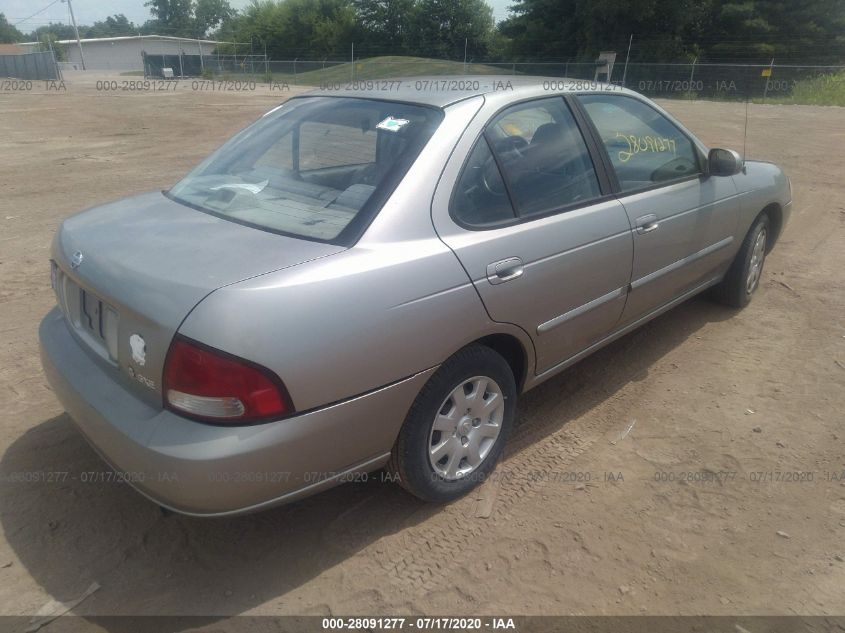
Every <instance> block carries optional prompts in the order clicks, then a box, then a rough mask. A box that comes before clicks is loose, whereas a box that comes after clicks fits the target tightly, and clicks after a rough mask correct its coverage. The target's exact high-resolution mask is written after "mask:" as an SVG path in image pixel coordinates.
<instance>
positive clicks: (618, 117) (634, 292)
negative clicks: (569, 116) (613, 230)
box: [579, 93, 739, 323]
mask: <svg viewBox="0 0 845 633" xmlns="http://www.w3.org/2000/svg"><path fill="white" fill-rule="evenodd" d="M579 101H580V102H581V104H582V105H583V107H584V109H585V110H586V112H587V114H588V116H589V118H590V120H591V121H592V122H593V124H594V126H595V128H596V130H597V132H598V134H599V136H600V137H601V141H602V143H603V144H604V146H605V149H606V150H607V153H608V156H609V159H610V162H611V164H612V165H613V169H614V172H615V175H616V178H617V181H618V189H619V200H620V202H621V203H622V204H623V205H624V207H625V210H626V212H627V214H628V217H629V219H630V222H631V226H632V227H633V231H632V233H633V238H634V265H633V271H632V276H631V292H630V296H629V297H628V303H627V305H626V306H625V312H624V315H623V318H622V322H623V323H628V322H631V321H635V320H637V319H638V318H640V317H642V316H644V315H646V314H647V313H649V312H651V311H653V310H654V309H656V308H658V307H660V306H662V305H664V304H666V303H668V302H670V301H671V300H673V299H675V298H677V297H679V296H681V295H683V294H684V292H686V291H689V290H693V289H695V288H697V287H699V286H700V285H701V284H703V283H706V282H708V281H710V280H711V278H712V277H713V276H714V275H718V273H719V271H720V270H723V267H722V264H723V262H724V260H725V257H726V256H727V254H728V253H730V252H731V249H730V248H728V246H729V245H730V244H731V242H732V240H733V237H732V236H733V234H734V232H735V230H736V223H737V221H738V217H739V214H738V211H739V207H738V198H737V192H736V187H735V186H734V183H733V179H731V178H716V177H708V176H706V175H705V174H704V170H703V160H704V159H703V156H702V153H701V152H700V151H699V149H698V148H697V147H696V145H695V144H694V143H693V141H692V140H691V139H690V138H689V137H688V136H687V135H686V134H685V133H684V132H683V130H682V129H681V128H679V127H678V126H677V125H675V124H674V123H673V122H672V121H671V120H670V119H669V118H668V117H666V116H665V115H664V114H663V113H661V112H660V111H658V110H657V109H655V108H653V107H652V106H650V105H649V104H647V103H645V102H644V101H641V100H640V99H637V98H635V97H632V96H626V95H620V94H606V93H603V94H591V95H582V96H580V97H579Z"/></svg>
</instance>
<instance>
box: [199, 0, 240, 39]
mask: <svg viewBox="0 0 845 633" xmlns="http://www.w3.org/2000/svg"><path fill="white" fill-rule="evenodd" d="M234 15H235V10H234V9H232V7H231V6H230V5H229V3H228V2H227V1H226V0H197V2H196V5H194V29H195V31H196V33H198V34H201V35H203V36H205V35H207V34H208V32H209V31H211V30H213V29H216V28H218V27H219V26H220V25H221V24H223V23H224V22H226V21H227V20H231V19H232V18H233V17H234Z"/></svg>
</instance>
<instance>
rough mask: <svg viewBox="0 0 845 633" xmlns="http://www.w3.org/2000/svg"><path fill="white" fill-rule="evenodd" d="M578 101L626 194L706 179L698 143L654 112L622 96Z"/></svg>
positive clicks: (589, 97)
mask: <svg viewBox="0 0 845 633" xmlns="http://www.w3.org/2000/svg"><path fill="white" fill-rule="evenodd" d="M578 98H579V99H580V100H581V103H583V105H584V108H585V109H586V110H587V114H588V115H589V116H590V119H592V121H593V124H594V125H595V126H596V129H597V130H598V132H599V135H600V136H601V139H602V142H603V143H604V146H605V148H606V149H607V152H608V154H609V155H610V161H611V163H612V164H613V167H614V169H615V171H616V176H617V178H618V180H619V185H620V187H621V189H622V191H633V190H636V189H642V188H644V187H650V186H653V185H655V184H660V183H664V182H670V181H673V180H677V179H679V178H686V177H688V176H693V175H695V174H698V173H700V168H699V162H698V152H697V150H696V149H695V146H694V145H693V143H692V141H691V140H690V139H689V138H688V137H687V136H686V135H685V134H684V133H683V132H681V130H679V129H678V127H677V126H676V125H675V124H673V123H672V122H671V121H669V119H667V118H666V117H665V116H663V115H662V114H661V113H660V112H658V111H657V110H655V109H654V108H652V107H650V106H648V105H647V104H645V103H643V102H642V101H640V100H639V99H634V98H631V97H623V96H619V95H605V94H597V95H582V96H580V97H578Z"/></svg>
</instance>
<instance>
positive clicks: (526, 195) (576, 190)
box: [485, 97, 600, 217]
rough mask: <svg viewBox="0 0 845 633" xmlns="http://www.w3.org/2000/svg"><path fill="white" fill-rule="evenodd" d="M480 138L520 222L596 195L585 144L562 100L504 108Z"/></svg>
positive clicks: (591, 168)
mask: <svg viewBox="0 0 845 633" xmlns="http://www.w3.org/2000/svg"><path fill="white" fill-rule="evenodd" d="M485 135H486V137H487V139H488V141H489V142H490V145H491V146H492V148H493V151H494V152H495V153H496V155H497V157H498V159H499V164H500V165H501V168H502V172H503V176H504V179H505V182H506V183H507V185H508V190H509V192H510V195H511V197H512V198H513V204H514V207H516V209H517V212H518V213H519V215H520V216H521V217H524V216H532V215H542V214H547V213H551V212H554V211H557V210H559V209H562V208H565V207H567V206H570V205H573V204H577V203H581V202H585V201H587V200H590V199H592V198H596V197H598V196H599V195H600V189H599V181H598V178H597V176H596V170H595V169H594V167H593V162H592V160H591V159H590V154H589V151H588V150H587V144H586V143H585V142H584V138H583V136H582V135H581V132H580V130H579V129H578V126H577V124H576V123H575V119H574V117H573V116H572V113H571V112H570V111H569V108H568V107H567V106H566V104H565V103H564V102H563V100H562V99H560V98H558V97H554V98H550V99H541V100H538V101H531V102H528V103H523V104H519V105H516V106H513V107H511V108H508V109H507V110H505V111H504V112H502V113H501V114H500V115H499V116H497V117H496V118H495V119H494V120H493V121H492V122H491V124H490V125H489V126H488V128H487V131H486V132H485Z"/></svg>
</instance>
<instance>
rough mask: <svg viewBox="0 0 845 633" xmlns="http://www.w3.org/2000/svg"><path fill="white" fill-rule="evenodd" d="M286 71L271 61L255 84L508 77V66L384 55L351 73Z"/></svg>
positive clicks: (309, 65) (313, 68)
mask: <svg viewBox="0 0 845 633" xmlns="http://www.w3.org/2000/svg"><path fill="white" fill-rule="evenodd" d="M287 66H289V67H290V70H288V71H287V72H277V71H273V62H270V69H271V72H270V73H266V74H265V73H262V74H261V75H258V76H256V77H255V79H256V81H276V82H280V83H281V82H286V83H288V84H291V85H293V84H298V85H300V86H318V85H320V84H321V83H346V82H348V81H352V80H354V81H362V80H370V79H390V78H394V77H418V76H421V75H463V74H467V75H510V74H511V66H510V65H509V64H502V65H501V66H493V65H490V64H467V65H466V68H464V64H463V62H454V61H448V60H444V59H427V58H425V57H405V56H383V57H371V58H368V59H361V60H356V61H355V68H354V72H353V69H351V68H350V65H349V64H348V63H346V64H339V65H334V66H327V67H326V68H322V67H321V62H298V63H297V72H296V74H294V72H293V67H292V66H293V64H292V63H291V64H287Z"/></svg>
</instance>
